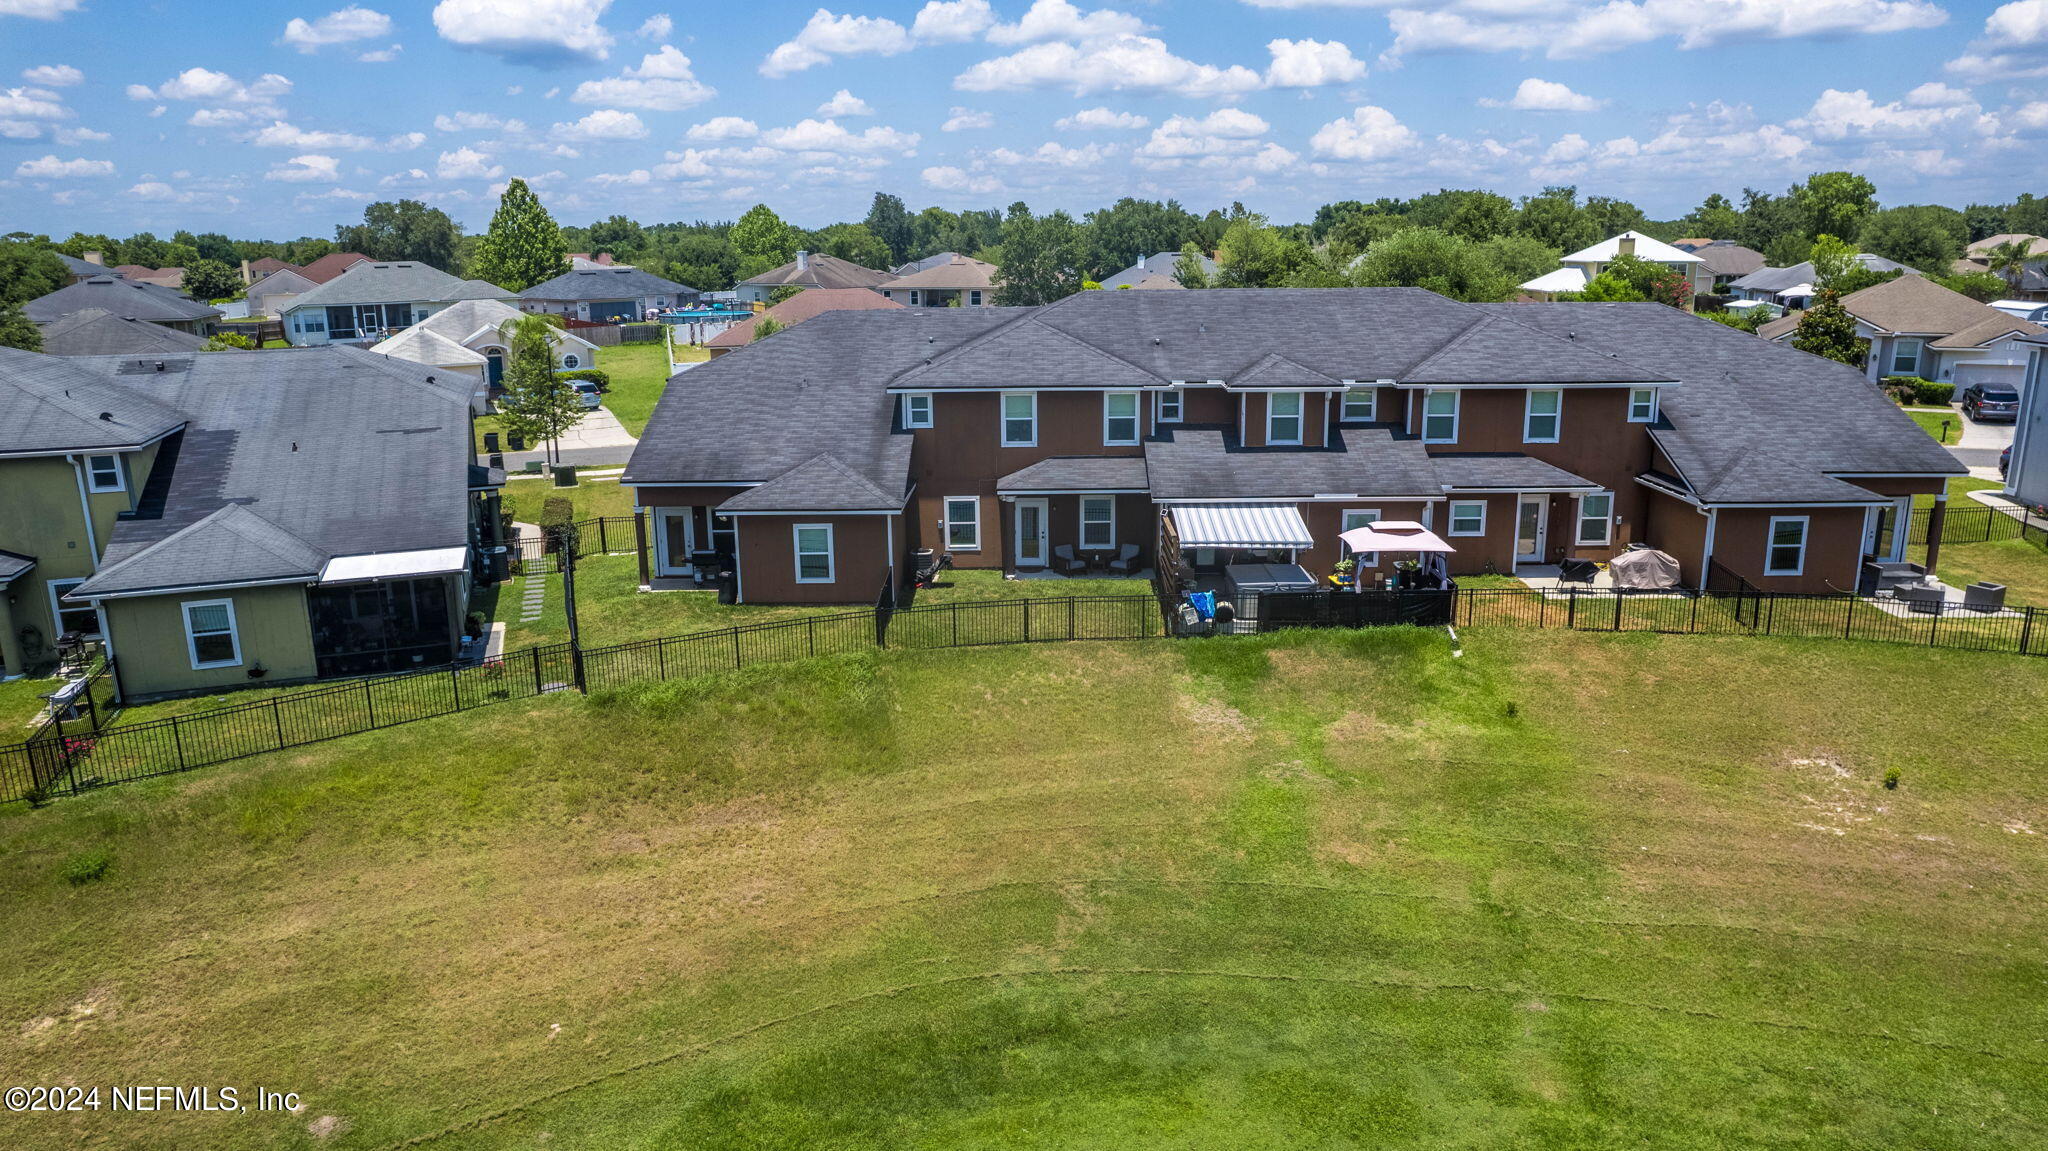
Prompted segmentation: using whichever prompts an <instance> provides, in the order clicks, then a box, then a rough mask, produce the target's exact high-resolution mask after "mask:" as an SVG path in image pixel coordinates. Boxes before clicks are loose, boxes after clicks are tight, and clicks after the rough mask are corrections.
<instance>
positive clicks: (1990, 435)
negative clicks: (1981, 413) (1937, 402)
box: [1948, 404, 2016, 480]
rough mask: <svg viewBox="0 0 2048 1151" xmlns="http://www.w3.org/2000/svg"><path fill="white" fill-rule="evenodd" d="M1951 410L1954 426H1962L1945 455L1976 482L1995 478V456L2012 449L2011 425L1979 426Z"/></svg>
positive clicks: (1957, 408) (1996, 464) (1996, 471)
mask: <svg viewBox="0 0 2048 1151" xmlns="http://www.w3.org/2000/svg"><path fill="white" fill-rule="evenodd" d="M1949 406H1950V407H1954V408H1955V413H1956V423H1957V424H1959V425H1961V427H1962V436H1961V437H1960V438H1959V439H1957V440H1956V442H1955V443H1954V444H1952V445H1950V446H1949V449H1948V451H1949V454H1950V455H1952V456H1954V457H1955V458H1956V462H1958V463H1960V464H1962V465H1963V466H1964V467H1966V468H1968V469H1970V474H1971V475H1972V476H1974V477H1976V478H1977V479H1980V480H1995V479H1997V478H1998V453H2000V452H2002V451H2004V450H2005V449H2006V448H2008V447H2010V446H2012V438H2013V432H2014V430H2015V428H2016V425H2014V424H1980V423H1978V422H1977V421H1975V420H1973V419H1971V418H1970V417H1968V416H1966V415H1964V414H1963V410H1962V409H1961V408H1960V407H1956V406H1955V405H1953V404H1951V405H1949Z"/></svg>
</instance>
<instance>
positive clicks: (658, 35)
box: [635, 12, 676, 43]
mask: <svg viewBox="0 0 2048 1151" xmlns="http://www.w3.org/2000/svg"><path fill="white" fill-rule="evenodd" d="M675 30H676V22H675V21H674V20H671V19H669V15H668V13H666V12H656V13H655V14H654V15H652V16H649V17H648V18H647V19H645V20H643V21H641V22H640V30H639V31H638V32H637V33H635V35H637V36H639V37H640V38H641V39H642V40H653V41H654V42H656V43H665V42H667V40H668V38H669V37H670V36H671V35H673V34H674V33H675Z"/></svg>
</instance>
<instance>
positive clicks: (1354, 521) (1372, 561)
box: [1337, 508, 1380, 568]
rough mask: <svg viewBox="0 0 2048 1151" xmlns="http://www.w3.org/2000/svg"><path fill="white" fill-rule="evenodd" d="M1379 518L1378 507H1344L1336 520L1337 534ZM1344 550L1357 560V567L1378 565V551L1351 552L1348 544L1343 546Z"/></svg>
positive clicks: (1374, 566) (1360, 526)
mask: <svg viewBox="0 0 2048 1151" xmlns="http://www.w3.org/2000/svg"><path fill="white" fill-rule="evenodd" d="M1379 518H1380V509H1378V508H1345V509H1344V514H1343V516H1342V517H1341V518H1340V520H1339V521H1338V526H1337V531H1338V533H1339V534H1342V533H1344V532H1348V531H1350V530H1351V529H1352V528H1362V527H1364V526H1365V525H1367V524H1369V523H1372V522H1374V521H1375V520H1377V519H1379ZM1344 552H1345V554H1346V555H1349V556H1350V557H1351V558H1352V559H1354V560H1356V561H1358V566H1359V567H1362V568H1376V567H1378V566H1380V553H1378V552H1353V551H1352V550H1351V548H1350V546H1349V545H1346V546H1345V548H1344Z"/></svg>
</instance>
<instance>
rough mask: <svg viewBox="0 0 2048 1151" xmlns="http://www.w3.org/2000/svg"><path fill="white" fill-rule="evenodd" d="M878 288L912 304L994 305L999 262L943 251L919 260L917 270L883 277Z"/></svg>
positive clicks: (981, 306)
mask: <svg viewBox="0 0 2048 1151" xmlns="http://www.w3.org/2000/svg"><path fill="white" fill-rule="evenodd" d="M875 290H876V291H879V292H880V293H882V295H883V296H884V297H886V298H888V299H891V300H896V301H898V302H900V303H904V304H908V305H910V306H911V307H913V308H947V307H956V306H957V307H968V308H987V307H993V306H995V302H996V266H995V265H994V264H991V263H989V262H988V261H986V260H977V259H974V258H973V257H971V256H963V255H960V254H959V253H958V252H941V253H939V254H938V255H936V256H932V257H928V258H927V259H924V260H920V261H918V266H917V268H916V270H914V271H911V272H907V273H904V274H901V275H898V276H896V277H894V278H893V279H888V280H884V281H882V284H881V286H880V287H878V288H876V289H875Z"/></svg>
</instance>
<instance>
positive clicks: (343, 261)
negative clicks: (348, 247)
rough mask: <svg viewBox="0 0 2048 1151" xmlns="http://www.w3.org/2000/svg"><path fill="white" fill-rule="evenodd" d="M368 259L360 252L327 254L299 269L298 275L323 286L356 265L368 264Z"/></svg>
mask: <svg viewBox="0 0 2048 1151" xmlns="http://www.w3.org/2000/svg"><path fill="white" fill-rule="evenodd" d="M370 262H371V261H370V257H368V256H365V255H363V254H362V253H361V252H329V253H327V254H326V255H324V256H322V257H320V258H319V259H317V260H315V261H313V262H312V263H310V264H307V265H306V266H305V267H302V268H300V269H299V274H300V275H301V276H304V277H306V278H307V279H309V280H311V281H313V282H314V283H316V284H324V283H326V282H327V281H329V280H332V279H334V278H335V277H336V276H339V275H341V274H342V273H343V272H346V271H348V270H349V269H350V268H353V267H355V266H356V265H357V264H367V263H370Z"/></svg>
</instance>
